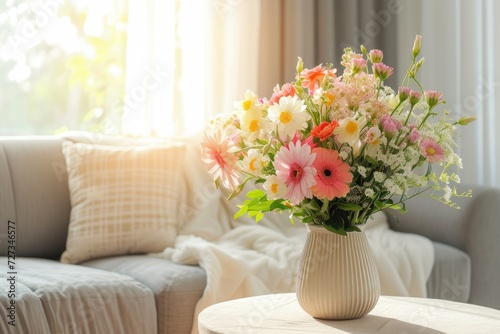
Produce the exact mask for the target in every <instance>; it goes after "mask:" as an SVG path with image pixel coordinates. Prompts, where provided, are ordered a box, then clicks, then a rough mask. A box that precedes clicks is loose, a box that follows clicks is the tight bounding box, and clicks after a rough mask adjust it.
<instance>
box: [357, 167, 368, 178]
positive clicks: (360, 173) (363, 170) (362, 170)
mask: <svg viewBox="0 0 500 334" xmlns="http://www.w3.org/2000/svg"><path fill="white" fill-rule="evenodd" d="M358 173H359V175H361V176H362V177H366V168H365V167H364V166H358Z"/></svg>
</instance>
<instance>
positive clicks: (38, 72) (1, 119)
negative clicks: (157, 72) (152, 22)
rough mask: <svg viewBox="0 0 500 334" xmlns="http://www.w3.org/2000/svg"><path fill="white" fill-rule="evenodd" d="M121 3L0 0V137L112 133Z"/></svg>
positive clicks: (120, 84) (118, 105)
mask: <svg viewBox="0 0 500 334" xmlns="http://www.w3.org/2000/svg"><path fill="white" fill-rule="evenodd" d="M127 13H128V12H127V1H120V0H114V1H96V0H90V1H83V0H36V1H35V0H25V1H14V0H6V1H5V2H4V3H2V4H0V91H1V93H0V135H20V134H34V135H50V134H54V133H55V132H58V131H62V130H65V129H71V130H90V131H98V132H105V133H117V132H119V131H120V124H121V114H122V107H123V102H122V100H123V98H124V85H125V84H124V82H125V60H126V59H125V55H126V52H125V50H126V34H127V30H126V28H127Z"/></svg>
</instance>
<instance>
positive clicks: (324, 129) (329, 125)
mask: <svg viewBox="0 0 500 334" xmlns="http://www.w3.org/2000/svg"><path fill="white" fill-rule="evenodd" d="M338 125H339V122H337V121H336V120H333V121H331V122H323V123H321V124H320V125H317V126H315V127H314V128H313V129H312V131H311V135H312V136H313V137H316V138H319V140H320V141H325V140H327V139H328V138H330V137H331V135H333V130H335V128H336V127H337V126H338Z"/></svg>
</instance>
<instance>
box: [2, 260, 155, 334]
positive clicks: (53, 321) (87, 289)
mask: <svg viewBox="0 0 500 334" xmlns="http://www.w3.org/2000/svg"><path fill="white" fill-rule="evenodd" d="M0 260H1V261H0V281H6V278H5V277H6V275H8V274H6V273H7V272H8V270H7V267H6V265H5V264H6V263H7V261H6V259H5V258H0ZM16 269H17V290H18V292H19V299H20V300H25V301H26V302H25V303H24V304H27V302H30V303H31V304H32V305H31V308H28V309H27V312H24V309H23V308H21V307H23V305H22V304H21V303H20V302H19V304H18V305H19V307H20V308H19V309H17V319H18V321H19V323H18V326H19V327H18V328H19V329H24V328H29V329H31V328H35V329H38V328H40V330H33V331H31V330H27V331H23V330H20V331H14V333H44V334H45V333H61V334H66V333H67V334H73V333H79V334H94V333H123V334H125V333H129V334H136V333H156V332H157V326H156V308H155V301H154V295H153V293H152V292H151V290H149V289H148V288H147V287H145V286H144V285H142V284H140V283H139V282H137V281H135V280H133V279H132V278H130V277H128V276H125V275H120V274H117V273H112V272H107V271H104V270H98V269H93V268H87V267H83V266H76V265H71V264H63V263H60V262H58V261H52V260H44V259H35V258H17V261H16ZM24 287H26V288H24ZM27 306H28V305H26V306H24V307H27ZM28 310H33V311H34V312H33V313H31V312H30V311H28ZM3 321H4V320H2V321H0V323H1V322H3ZM16 329H17V328H16ZM2 333H6V332H4V331H2ZM7 333H8V332H7Z"/></svg>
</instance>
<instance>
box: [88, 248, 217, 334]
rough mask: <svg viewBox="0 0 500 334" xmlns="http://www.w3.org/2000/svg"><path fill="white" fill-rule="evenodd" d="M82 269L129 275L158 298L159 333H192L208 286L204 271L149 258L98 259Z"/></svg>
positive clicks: (118, 257)
mask: <svg viewBox="0 0 500 334" xmlns="http://www.w3.org/2000/svg"><path fill="white" fill-rule="evenodd" d="M81 265H83V266H89V267H92V268H98V269H104V270H109V271H113V272H117V273H121V274H125V275H128V276H130V277H132V278H134V279H135V280H136V281H138V282H141V283H142V284H144V285H145V286H147V287H148V288H149V289H151V290H152V291H153V292H154V294H155V298H156V310H157V317H158V333H177V334H184V333H186V334H188V333H191V325H192V324H193V317H194V309H195V306H196V303H197V302H198V300H199V299H200V298H201V296H202V294H203V291H204V290H205V286H206V283H207V276H206V274H205V271H204V270H203V269H202V268H201V267H198V266H188V265H180V264H177V263H174V262H172V261H169V260H165V259H161V258H155V257H151V256H146V255H128V256H116V257H109V258H103V259H96V260H92V261H88V262H83V263H81Z"/></svg>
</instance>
